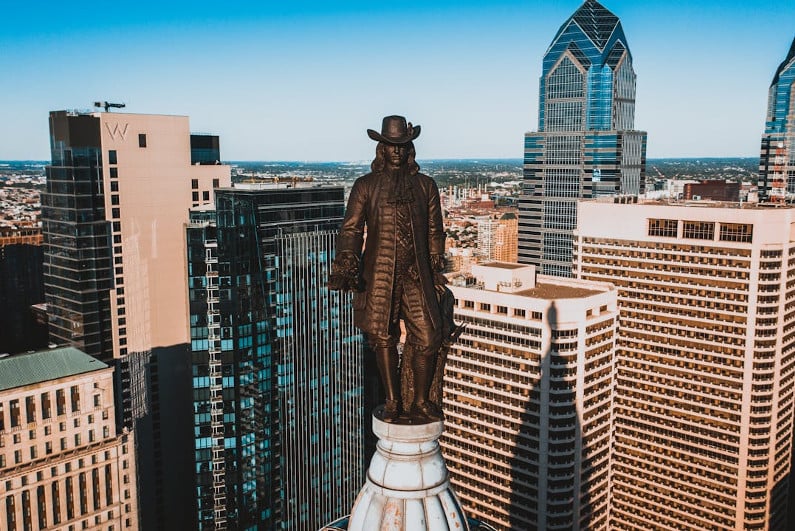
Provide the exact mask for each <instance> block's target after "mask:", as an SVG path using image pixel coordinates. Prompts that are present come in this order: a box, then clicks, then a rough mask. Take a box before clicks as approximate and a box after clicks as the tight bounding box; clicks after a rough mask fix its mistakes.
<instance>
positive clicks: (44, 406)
mask: <svg viewBox="0 0 795 531" xmlns="http://www.w3.org/2000/svg"><path fill="white" fill-rule="evenodd" d="M51 416H52V402H50V393H42V394H41V418H42V420H45V419H48V418H50V417H51Z"/></svg>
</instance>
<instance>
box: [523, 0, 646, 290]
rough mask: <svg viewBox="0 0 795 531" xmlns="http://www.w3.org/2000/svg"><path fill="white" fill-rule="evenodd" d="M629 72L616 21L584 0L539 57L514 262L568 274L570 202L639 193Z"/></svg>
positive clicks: (641, 168) (642, 138)
mask: <svg viewBox="0 0 795 531" xmlns="http://www.w3.org/2000/svg"><path fill="white" fill-rule="evenodd" d="M634 122H635V71H634V70H633V68H632V55H631V53H630V51H629V47H628V45H627V39H626V37H625V36H624V30H623V28H622V27H621V22H620V21H619V20H618V17H616V16H615V15H614V14H613V13H611V12H610V11H608V10H607V9H605V8H604V7H603V6H602V5H601V4H600V3H599V2H596V1H595V0H586V1H585V2H584V3H583V4H582V6H580V8H579V9H577V11H575V12H574V14H573V15H572V16H571V17H570V18H569V19H568V20H566V22H565V23H564V24H563V25H562V26H561V27H560V29H559V30H558V32H557V34H556V35H555V38H554V39H553V40H552V44H550V46H549V48H548V49H547V51H546V53H545V54H544V62H543V70H542V74H541V80H540V89H539V105H538V132H532V133H527V134H526V135H525V148H524V185H523V189H522V195H521V197H520V200H519V261H520V262H521V263H526V264H534V265H536V266H538V267H539V268H540V272H541V273H543V274H551V275H557V276H571V261H572V241H573V239H572V231H573V230H574V228H575V227H576V225H577V199H578V198H592V197H599V196H605V195H616V194H628V195H637V194H639V193H642V192H643V191H644V187H645V184H644V180H645V173H646V133H645V132H642V131H635V130H634V129H633V128H634Z"/></svg>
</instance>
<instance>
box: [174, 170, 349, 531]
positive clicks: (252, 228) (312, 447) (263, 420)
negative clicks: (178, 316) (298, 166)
mask: <svg viewBox="0 0 795 531" xmlns="http://www.w3.org/2000/svg"><path fill="white" fill-rule="evenodd" d="M344 208H345V205H344V191H343V188H342V187H317V186H298V187H292V186H289V185H238V186H237V187H236V188H232V189H222V190H219V191H218V193H217V199H216V211H211V210H207V209H196V210H195V211H194V212H192V223H191V224H190V225H189V227H188V229H187V238H188V275H189V291H190V311H191V338H192V341H191V344H192V355H193V367H192V371H193V382H194V384H193V385H194V388H193V396H194V407H193V411H194V433H195V444H194V447H195V470H196V474H195V483H196V485H195V487H196V488H195V492H196V502H195V504H196V507H195V509H196V515H197V516H196V518H197V522H198V528H199V529H246V528H252V527H256V528H259V529H290V530H302V531H303V530H311V531H316V530H317V529H318V528H320V527H321V526H322V525H323V524H324V523H326V522H329V521H331V520H333V519H335V518H338V517H339V516H341V515H344V514H346V513H347V512H348V511H349V509H350V507H351V506H352V505H353V501H354V498H355V496H356V494H357V493H358V490H359V488H360V487H361V484H362V482H363V481H364V456H363V427H364V424H363V423H364V412H363V394H362V392H363V391H362V382H363V370H362V359H361V357H362V344H361V339H360V336H359V334H358V332H357V331H356V330H355V329H354V328H353V314H352V308H351V306H350V301H349V297H348V296H346V295H343V294H340V293H339V292H333V291H329V290H328V289H327V287H326V282H327V277H328V273H329V269H330V267H331V262H332V260H333V257H334V246H335V238H336V231H337V229H338V228H339V226H340V224H341V222H342V217H343V214H344Z"/></svg>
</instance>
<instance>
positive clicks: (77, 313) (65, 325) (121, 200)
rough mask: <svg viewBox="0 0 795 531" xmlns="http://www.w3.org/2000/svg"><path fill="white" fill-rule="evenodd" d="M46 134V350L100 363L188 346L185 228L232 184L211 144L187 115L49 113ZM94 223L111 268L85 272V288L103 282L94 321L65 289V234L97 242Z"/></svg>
mask: <svg viewBox="0 0 795 531" xmlns="http://www.w3.org/2000/svg"><path fill="white" fill-rule="evenodd" d="M50 134H51V144H52V154H53V160H52V164H51V165H50V166H49V167H48V168H47V170H48V172H47V191H46V193H45V194H44V195H43V198H42V203H43V206H44V211H43V216H42V218H43V221H44V235H45V244H46V245H47V254H48V256H47V258H48V260H46V261H45V262H46V266H48V267H47V271H46V283H47V288H48V301H47V302H48V305H49V306H50V311H51V330H52V332H51V335H52V336H53V338H52V339H53V341H54V342H56V343H58V344H61V343H71V344H74V345H75V346H77V347H79V348H82V349H83V350H85V351H86V352H87V353H89V354H91V355H94V356H98V357H99V358H100V359H111V358H114V359H118V358H122V357H124V356H126V355H128V354H131V353H141V352H149V351H151V350H152V349H153V348H157V347H170V346H173V345H179V344H186V343H188V341H189V337H188V330H189V328H188V326H187V321H186V320H187V315H188V296H187V290H186V288H185V278H186V276H187V266H186V258H185V244H184V226H185V224H186V223H187V221H188V209H190V208H191V207H192V206H197V205H200V204H207V203H212V202H213V200H214V190H215V189H216V188H218V187H220V186H230V184H231V177H230V168H229V166H225V165H220V162H219V161H218V158H219V157H220V154H219V149H218V137H214V136H207V135H192V134H191V133H190V128H189V121H188V117H187V116H166V115H150V114H126V113H109V112H95V113H74V112H68V111H56V112H53V113H51V114H50ZM208 146H209V147H208ZM81 185H83V186H81ZM98 223H102V224H103V225H105V224H107V225H109V227H108V229H109V230H107V232H108V234H104V233H103V234H101V235H102V236H106V237H107V238H108V239H109V240H110V241H111V242H112V244H111V247H110V249H109V251H110V258H111V260H112V264H113V265H112V270H110V271H106V270H105V268H103V267H102V264H97V265H95V266H94V267H92V268H91V269H92V270H93V271H92V273H94V278H92V279H91V280H94V281H97V280H102V281H103V282H101V283H99V282H98V283H96V284H94V286H96V287H95V288H94V290H93V291H96V292H102V293H101V294H98V295H94V298H98V299H100V301H101V306H103V308H101V309H100V311H99V312H97V313H99V314H100V315H93V312H91V311H90V310H86V309H84V308H81V303H83V304H85V303H86V300H82V299H81V295H79V294H74V293H72V289H74V288H72V286H71V285H69V283H68V282H67V280H70V278H69V277H70V276H77V275H76V273H77V271H79V270H80V269H85V267H78V266H79V265H85V261H81V262H80V264H72V263H67V262H66V259H69V258H72V257H71V256H69V254H68V252H66V251H65V250H64V249H62V247H66V246H67V244H68V243H69V242H68V241H67V240H66V237H67V236H68V235H67V234H64V232H65V231H64V230H63V228H64V225H66V226H67V228H68V227H69V226H74V225H76V226H77V227H79V228H83V229H84V231H85V232H89V231H90V232H91V233H92V235H93V236H100V234H99V233H98V232H97V229H98V228H97V227H93V225H96V224H98ZM103 228H104V227H103ZM81 235H82V234H81ZM90 243H91V244H94V246H95V245H96V244H97V243H98V242H89V241H85V242H83V241H78V242H77V247H78V248H83V249H82V250H83V251H84V252H87V251H88V250H89V249H88V247H89V245H88V244H90ZM103 256H104V253H100V252H98V251H95V252H94V253H93V254H92V256H90V258H95V259H96V260H97V262H99V261H100V258H101V257H103ZM73 269H74V270H73ZM64 277H66V278H64ZM108 294H109V296H108ZM82 298H83V299H85V298H86V296H85V295H83V296H82ZM105 301H107V302H106V303H105ZM105 306H106V307H105ZM105 313H107V314H109V318H108V316H107V315H104V314H105ZM106 324H107V325H109V326H105V325H106Z"/></svg>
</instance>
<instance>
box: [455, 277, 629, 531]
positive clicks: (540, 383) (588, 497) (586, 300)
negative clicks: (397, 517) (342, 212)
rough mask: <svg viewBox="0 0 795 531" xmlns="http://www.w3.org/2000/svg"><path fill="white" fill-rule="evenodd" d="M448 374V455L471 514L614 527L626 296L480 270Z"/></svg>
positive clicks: (462, 296) (544, 525)
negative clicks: (618, 347) (612, 463)
mask: <svg viewBox="0 0 795 531" xmlns="http://www.w3.org/2000/svg"><path fill="white" fill-rule="evenodd" d="M472 273H473V276H474V283H473V281H472V280H470V281H469V282H468V283H467V285H456V282H454V283H453V285H451V287H450V289H451V290H452V291H453V293H454V294H455V298H456V306H455V319H456V321H457V322H459V323H464V324H466V326H467V328H466V330H465V331H464V332H463V334H462V335H461V336H460V338H459V339H458V341H457V342H456V343H455V344H454V345H453V346H452V348H451V350H450V353H449V356H448V359H447V365H446V369H445V382H444V411H445V415H446V420H445V433H444V435H443V436H442V440H441V443H442V448H443V453H444V456H445V459H446V461H447V466H448V468H449V469H450V475H451V482H452V484H453V486H454V488H455V491H456V493H457V494H458V496H459V497H460V498H461V501H462V505H463V506H464V508H465V509H466V510H467V511H468V512H469V514H470V516H472V517H473V518H477V519H478V520H480V521H482V522H485V523H488V524H490V525H491V526H493V527H494V528H496V529H501V530H510V529H607V516H608V514H607V513H608V498H607V492H608V491H609V488H608V485H609V483H608V480H609V474H608V473H609V457H610V443H611V433H610V422H611V398H612V394H611V390H612V381H613V354H614V347H615V336H616V327H617V324H618V310H617V305H616V304H617V303H616V300H617V299H616V291H615V289H614V288H612V286H610V285H607V284H603V283H599V282H583V281H578V280H572V279H562V278H557V277H548V276H538V277H537V278H536V275H535V267H534V266H522V265H519V264H515V263H514V264H510V263H498V262H494V263H491V264H486V265H475V266H473V267H472Z"/></svg>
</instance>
